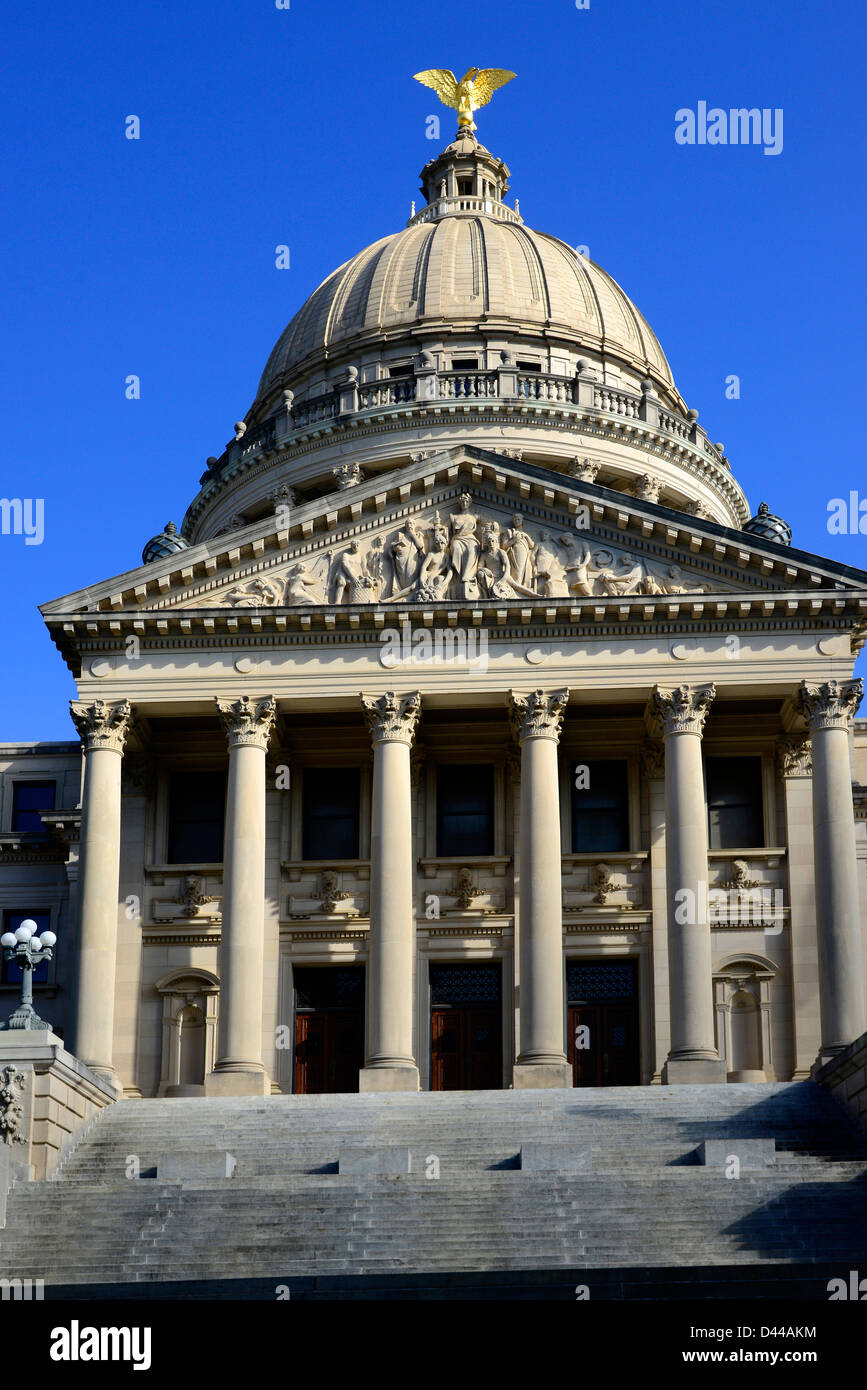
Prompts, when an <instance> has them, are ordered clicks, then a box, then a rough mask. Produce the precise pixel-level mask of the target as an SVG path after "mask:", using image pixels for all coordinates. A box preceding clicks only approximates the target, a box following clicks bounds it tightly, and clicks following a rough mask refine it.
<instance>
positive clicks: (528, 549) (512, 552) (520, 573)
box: [502, 512, 536, 588]
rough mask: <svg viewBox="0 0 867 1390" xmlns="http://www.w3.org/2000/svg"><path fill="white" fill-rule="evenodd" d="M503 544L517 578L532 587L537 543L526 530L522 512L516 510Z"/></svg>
mask: <svg viewBox="0 0 867 1390" xmlns="http://www.w3.org/2000/svg"><path fill="white" fill-rule="evenodd" d="M502 544H503V549H504V550H507V551H508V552H509V562H510V564H511V567H512V574H513V575H514V576H515V579H516V580H517V581H518V583H519V584H521V585H523V587H524V588H530V587H531V585H532V583H533V551H534V550H535V549H536V543H535V541H533V540H532V539H531V538H530V536H528V535H527V532H526V531H525V530H524V518H523V517H522V516H521V514H520V512H515V515H514V517H513V519H512V527H511V530H509V531H506V532H505V533H504V535H503V541H502Z"/></svg>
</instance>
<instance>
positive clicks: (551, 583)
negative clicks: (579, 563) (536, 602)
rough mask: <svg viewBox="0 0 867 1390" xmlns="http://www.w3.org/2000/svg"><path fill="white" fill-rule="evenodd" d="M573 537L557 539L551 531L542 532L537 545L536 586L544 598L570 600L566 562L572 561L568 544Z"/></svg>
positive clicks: (572, 540)
mask: <svg viewBox="0 0 867 1390" xmlns="http://www.w3.org/2000/svg"><path fill="white" fill-rule="evenodd" d="M567 541H569V542H573V543H574V538H573V537H572V536H563V537H562V538H555V537H554V536H552V535H551V532H550V531H540V532H539V541H538V544H537V545H536V586H537V588H538V590H539V593H540V594H541V595H542V597H543V598H568V597H569V584H568V580H567V575H566V564H565V561H566V560H568V559H570V558H571V557H570V556H569V553H568V550H569V548H568V547H567V546H566V542H567Z"/></svg>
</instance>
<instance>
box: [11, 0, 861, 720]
mask: <svg viewBox="0 0 867 1390" xmlns="http://www.w3.org/2000/svg"><path fill="white" fill-rule="evenodd" d="M4 27H5V34H4V45H3V46H4V50H5V59H6V61H5V64H4V68H5V72H4V80H3V82H2V83H0V107H2V118H0V130H2V136H0V140H2V156H3V165H4V170H5V179H4V182H5V186H6V193H7V206H6V209H5V216H4V217H3V219H2V226H0V243H2V245H0V266H2V273H3V308H4V310H5V319H6V330H5V332H4V334H3V337H2V344H3V363H2V373H0V381H2V386H3V395H4V399H3V403H2V404H3V419H4V424H5V427H6V438H7V445H6V448H5V450H4V457H3V465H2V476H0V496H6V497H21V498H43V499H44V502H45V538H44V541H43V543H42V544H41V545H33V546H25V544H24V540H23V537H21V536H0V585H2V590H0V591H2V593H3V595H4V608H3V627H2V638H0V642H2V647H0V661H2V669H3V675H4V679H3V682H2V693H0V740H2V741H6V740H19V739H29V738H64V739H65V738H69V737H70V736H71V735H72V725H71V723H70V721H69V717H68V714H67V700H68V699H69V698H71V697H72V696H74V694H75V691H74V687H73V682H72V679H71V677H70V676H69V674H68V673H67V672H66V670H65V668H64V666H63V664H62V663H61V661H60V658H59V656H58V654H57V653H56V651H55V650H54V648H53V646H52V644H51V642H50V640H49V638H48V635H47V632H46V630H45V628H44V626H43V624H42V619H41V617H40V615H39V613H38V611H37V604H38V603H41V602H44V601H46V600H48V599H51V598H55V597H58V596H59V595H61V594H64V593H68V592H70V591H71V590H73V589H76V588H78V587H80V586H82V585H84V584H87V583H90V582H94V581H97V580H99V579H102V578H106V577H108V576H110V575H112V574H116V573H119V572H121V571H123V570H126V569H129V568H131V567H133V566H134V565H136V564H137V563H138V561H139V557H140V553H141V547H142V545H143V543H144V542H145V541H146V540H147V539H148V537H149V536H151V535H153V534H154V533H155V532H156V531H159V530H160V529H161V528H162V525H163V523H164V522H165V521H166V520H168V519H169V518H174V519H175V520H176V521H177V522H180V519H181V517H182V515H183V513H184V510H185V508H186V506H187V504H188V502H189V501H190V499H191V498H192V497H193V496H194V494H195V493H196V491H197V489H198V479H199V476H200V474H201V472H202V468H203V466H204V460H205V458H206V457H207V455H209V454H219V453H220V452H221V451H222V448H223V446H224V445H225V443H226V441H227V440H228V439H229V437H230V435H231V433H232V424H233V422H234V421H235V420H237V419H239V418H240V417H241V416H242V415H243V414H244V412H245V411H246V409H247V407H248V406H249V404H250V401H251V400H252V397H253V395H254V394H255V389H256V384H257V381H258V378H259V374H260V372H261V370H262V367H263V366H264V363H265V360H266V358H267V356H268V353H269V351H270V349H271V347H272V345H273V343H274V341H275V340H276V338H277V337H278V336H279V334H280V331H281V330H282V328H283V327H284V325H285V324H286V322H287V321H288V320H289V318H290V317H291V315H292V314H293V313H294V311H295V310H296V309H297V308H298V306H299V305H300V304H301V303H302V302H303V301H304V299H305V298H306V297H307V296H308V294H309V293H310V292H311V291H312V290H313V289H314V288H315V286H316V285H317V284H318V283H319V282H320V281H321V280H322V279H323V278H324V277H325V276H326V275H327V274H328V272H329V271H330V270H331V269H333V268H334V267H335V266H336V265H338V264H340V263H341V262H343V261H344V260H346V259H347V258H348V257H349V256H350V255H352V254H354V253H355V252H356V251H357V250H359V249H360V248H361V247H363V246H365V245H367V244H368V243H370V242H371V241H373V240H375V239H376V238H377V237H380V236H383V235H385V234H387V233H389V232H391V231H395V230H398V229H399V228H400V227H401V226H402V225H403V224H404V222H405V221H406V218H407V216H408V215H409V204H410V200H411V199H413V198H416V197H418V193H417V189H418V178H417V175H418V171H419V170H420V169H421V167H422V165H423V164H424V163H425V162H426V161H427V160H428V159H429V158H430V157H431V154H432V153H433V152H434V151H435V150H436V149H437V148H439V145H440V144H444V143H446V141H447V140H448V139H449V138H450V137H451V134H452V120H451V119H450V118H449V116H448V115H447V114H446V113H445V112H444V111H442V110H441V108H438V105H437V103H436V99H435V97H434V95H433V93H431V92H428V91H427V90H425V89H423V88H422V87H420V86H419V85H418V84H417V83H414V82H413V81H412V80H411V77H412V74H413V73H414V72H417V71H418V70H419V69H421V68H425V67H451V68H453V69H455V70H456V71H458V72H459V73H460V72H463V71H464V70H465V69H466V68H467V67H469V66H471V65H478V66H480V67H486V66H501V67H507V68H512V69H514V70H515V71H516V72H517V73H518V80H517V81H515V82H513V83H511V84H510V85H509V86H508V87H507V88H506V89H505V90H504V91H503V92H501V93H498V95H497V97H496V98H495V100H494V102H493V103H492V104H491V106H490V107H488V108H486V109H485V110H484V111H482V112H481V113H480V116H479V134H480V138H481V139H482V140H483V142H484V143H485V144H486V145H487V146H488V147H489V148H490V149H492V150H493V151H494V152H495V153H497V154H498V155H500V156H501V157H502V158H503V159H505V160H506V162H507V163H508V164H509V166H510V168H511V170H512V193H513V194H516V195H517V196H518V197H519V198H520V201H521V212H522V215H523V216H524V218H525V220H526V221H527V222H528V224H529V225H530V226H533V227H539V228H541V229H543V230H545V231H549V232H552V233H554V234H555V235H558V236H561V237H563V238H564V239H565V240H567V241H569V242H570V243H572V244H573V245H578V244H584V245H587V246H588V247H589V249H590V254H591V256H592V257H593V259H594V260H596V261H598V262H599V263H600V264H601V265H603V266H604V267H605V268H606V270H608V271H609V272H610V273H611V274H612V275H613V276H614V277H615V279H617V280H618V281H619V282H620V283H621V284H622V285H623V287H624V289H625V290H626V291H627V293H628V294H630V295H631V296H632V298H634V299H635V301H636V303H637V304H638V306H639V308H640V309H641V310H642V311H643V313H644V314H645V315H646V317H647V318H648V319H649V320H650V323H651V324H652V325H653V327H654V329H655V330H656V332H657V335H658V336H659V338H660V340H661V342H662V345H663V348H664V349H665V351H666V353H667V355H668V358H669V361H670V362H671V365H672V367H673V370H674V373H675V377H676V379H677V382H678V385H679V387H680V390H681V392H682V394H683V395H684V397H685V398H686V400H687V403H688V404H689V405H690V406H694V407H695V408H696V409H698V410H699V412H700V418H701V421H702V423H703V424H704V425H705V427H706V428H707V430H708V432H709V434H710V436H711V438H712V439H713V440H722V441H723V442H724V443H725V446H726V450H727V453H728V456H729V458H730V460H731V462H732V466H733V469H734V471H735V474H736V476H737V477H738V479H739V481H740V483H741V485H742V486H743V487H744V489H745V491H746V493H747V495H748V497H749V499H750V502H751V504H752V506H753V508H754V509H755V508H756V507H757V506H758V503H759V502H760V501H762V500H767V501H768V503H769V504H770V506H771V509H772V510H776V511H779V512H780V513H782V515H784V516H785V517H786V518H787V519H788V520H789V522H790V523H791V525H792V527H793V530H794V543H795V544H796V545H798V546H799V547H801V548H803V549H806V550H813V551H816V552H817V553H819V554H824V555H827V556H830V557H831V558H834V559H838V560H841V561H843V562H845V563H849V564H854V565H864V566H867V538H865V537H864V536H859V535H854V536H853V535H829V533H828V530H827V518H828V502H829V500H830V499H831V498H832V497H835V496H848V493H849V492H850V490H858V489H859V488H860V492H861V495H862V496H865V497H867V476H865V468H864V463H863V443H862V434H863V427H862V422H861V419H860V409H861V404H862V401H863V394H864V393H863V382H864V374H865V361H864V333H863V316H864V308H863V306H864V303H865V283H864V281H865V272H864V255H863V222H864V211H865V209H864V202H865V193H864V187H865V179H864V156H863V142H864V110H863V80H862V78H863V74H862V73H861V72H860V71H859V68H858V65H857V58H858V54H859V52H862V51H863V46H864V39H865V29H867V19H865V15H864V11H863V7H860V6H858V5H856V4H855V3H851V2H850V0H842V2H840V3H835V4H834V5H833V6H830V7H821V8H817V7H815V6H798V5H793V4H791V3H784V0H773V3H770V2H769V0H729V3H727V4H724V5H722V4H714V5H711V4H698V3H692V4H684V3H683V0H680V3H674V0H656V2H655V3H653V4H649V3H644V4H639V3H636V0H590V7H589V9H586V10H578V9H577V8H576V6H575V4H574V0H532V3H518V0H496V2H495V0H473V3H467V0H460V2H459V0H438V3H430V4H428V3H417V2H416V0H356V3H349V0H291V8H290V9H288V10H281V9H277V7H276V5H275V4H274V0H208V3H205V0H183V3H182V4H178V3H171V4H170V3H157V2H156V0H151V3H149V4H145V5H118V4H116V3H114V4H109V3H104V2H103V0H86V3H84V4H79V5H69V4H68V3H58V2H57V0H54V2H52V3H47V2H45V0H43V2H40V0H33V3H31V4H29V5H28V6H17V7H15V8H14V9H13V8H12V7H7V10H6V14H5V25H4ZM700 101H705V102H706V103H707V105H708V107H713V106H719V107H722V108H724V109H728V108H730V107H741V106H747V107H753V106H756V107H759V108H771V109H776V108H782V110H783V113H784V118H783V149H782V152H781V153H780V154H778V155H765V154H764V153H763V151H762V149H761V147H755V146H747V147H745V146H711V145H704V146H699V145H695V146H683V145H679V144H677V143H676V141H675V112H676V111H677V110H678V109H680V108H686V107H688V108H691V109H696V108H697V106H698V103H699V102H700ZM437 110H439V111H440V114H441V115H442V116H443V118H444V119H443V129H442V134H443V139H442V141H441V142H438V143H436V144H435V143H432V142H430V141H428V140H427V139H426V138H425V129H426V126H425V121H426V117H427V116H428V115H429V114H431V113H432V112H434V111H437ZM131 114H134V115H137V116H138V117H139V118H140V121H141V139H140V140H138V141H130V140H127V139H126V138H125V136H124V128H125V120H126V117H127V116H128V115H131ZM283 243H285V244H288V245H289V247H290V250H291V269H289V270H278V269H276V268H275V263H274V262H275V255H274V250H275V247H276V246H277V245H279V244H283ZM129 374H136V375H138V376H139V377H140V379H141V399H140V400H138V401H129V400H126V399H125V395H124V381H125V378H126V377H127V376H128V375H129ZM732 374H735V375H737V376H738V377H739V378H740V383H741V385H740V391H741V395H740V399H738V400H728V399H726V395H725V382H726V378H727V377H728V376H730V375H732Z"/></svg>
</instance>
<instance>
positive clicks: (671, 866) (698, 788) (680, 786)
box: [647, 685, 726, 1085]
mask: <svg viewBox="0 0 867 1390" xmlns="http://www.w3.org/2000/svg"><path fill="white" fill-rule="evenodd" d="M715 694H716V689H715V687H714V686H713V685H701V686H691V685H680V686H677V687H676V688H675V689H673V690H663V689H661V688H660V687H659V686H658V685H657V686H655V687H654V689H653V691H652V693H651V696H650V704H649V707H648V711H647V723H648V730H649V732H650V733H651V735H652V736H653V737H656V738H660V737H661V738H663V739H664V740H665V886H666V899H667V906H668V990H669V1005H670V1009H671V1050H670V1052H669V1054H668V1060H667V1061H666V1063H665V1067H664V1069H663V1076H662V1080H663V1084H664V1085H673V1084H676V1083H680V1082H685V1083H688V1084H692V1083H703V1082H708V1081H725V1079H726V1076H725V1063H724V1062H723V1061H722V1059H721V1058H720V1055H719V1053H718V1052H717V1049H716V1046H715V1043H714V1029H713V978H712V960H711V937H710V921H709V917H708V887H707V850H708V844H707V803H706V801H705V794H704V775H703V769H702V760H701V736H702V730H703V729H704V724H705V720H706V719H707V715H708V710H709V709H710V706H711V702H712V700H713V698H714V695H715Z"/></svg>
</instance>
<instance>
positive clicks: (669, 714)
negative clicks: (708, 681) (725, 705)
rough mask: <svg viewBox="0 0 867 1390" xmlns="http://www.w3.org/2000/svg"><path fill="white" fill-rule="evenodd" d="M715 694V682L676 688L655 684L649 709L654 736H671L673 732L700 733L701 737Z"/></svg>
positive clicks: (648, 719)
mask: <svg viewBox="0 0 867 1390" xmlns="http://www.w3.org/2000/svg"><path fill="white" fill-rule="evenodd" d="M715 695H716V686H715V685H676V686H675V687H674V689H673V690H664V689H663V688H662V686H659V685H656V686H654V688H653V690H652V691H651V693H650V702H649V705H648V709H647V725H648V732H649V733H650V735H651V737H653V738H668V737H669V736H670V735H671V734H698V735H699V737H700V736H701V732H702V730H703V728H704V725H705V721H706V719H707V716H708V713H709V711H710V707H711V705H712V703H713V699H714V696H715Z"/></svg>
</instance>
